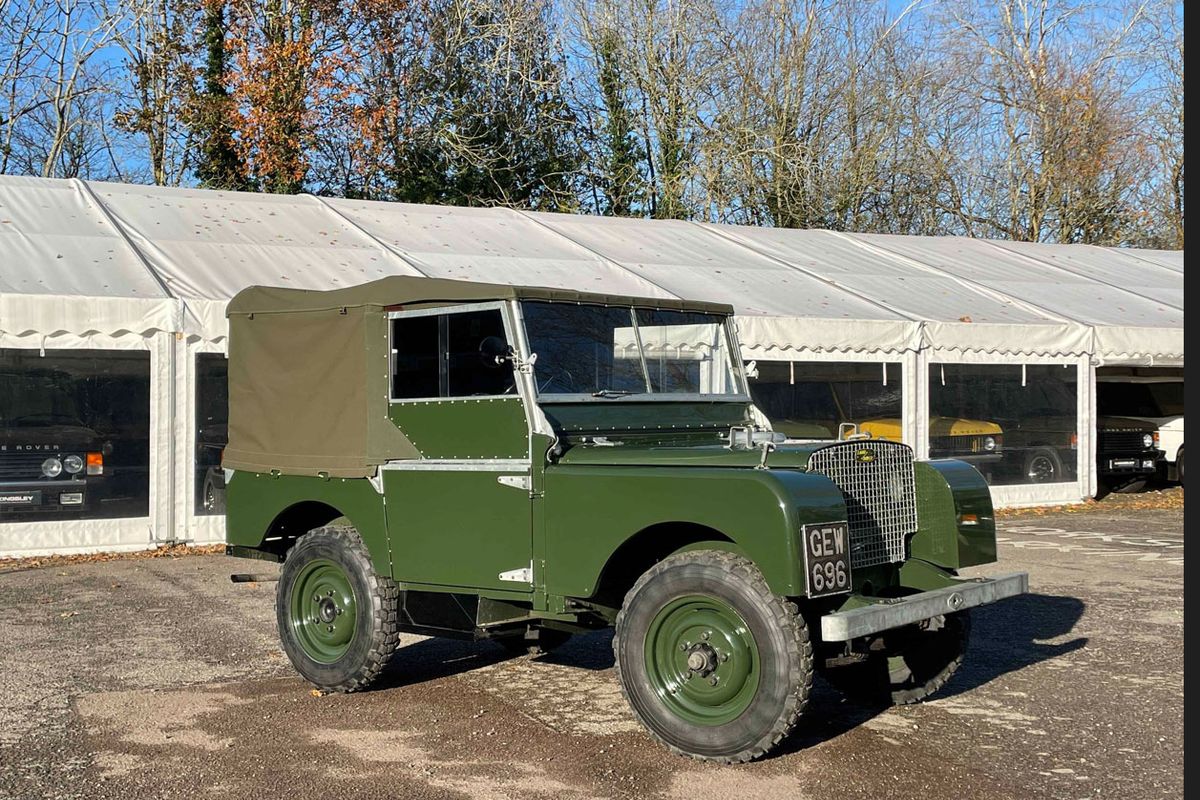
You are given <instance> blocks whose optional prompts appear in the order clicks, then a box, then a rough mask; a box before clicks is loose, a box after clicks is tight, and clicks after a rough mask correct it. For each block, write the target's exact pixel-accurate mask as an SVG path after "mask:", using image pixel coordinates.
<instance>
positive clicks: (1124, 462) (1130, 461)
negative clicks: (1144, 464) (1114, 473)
mask: <svg viewBox="0 0 1200 800" xmlns="http://www.w3.org/2000/svg"><path fill="white" fill-rule="evenodd" d="M1112 465H1113V466H1114V467H1136V466H1137V465H1138V460H1137V459H1136V458H1114V459H1113V460H1112Z"/></svg>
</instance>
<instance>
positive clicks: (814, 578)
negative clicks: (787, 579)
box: [800, 522, 853, 597]
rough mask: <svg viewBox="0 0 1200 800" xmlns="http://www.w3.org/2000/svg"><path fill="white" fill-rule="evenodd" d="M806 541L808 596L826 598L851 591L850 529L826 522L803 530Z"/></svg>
mask: <svg viewBox="0 0 1200 800" xmlns="http://www.w3.org/2000/svg"><path fill="white" fill-rule="evenodd" d="M800 536H801V538H802V539H803V540H804V574H805V576H806V578H805V584H806V587H805V593H806V594H807V595H808V596H809V597H824V596H826V595H831V594H841V593H842V592H848V591H850V589H851V587H852V586H853V583H852V581H851V580H850V526H849V525H848V524H847V523H845V522H822V523H820V524H817V525H805V526H803V527H802V528H801V529H800Z"/></svg>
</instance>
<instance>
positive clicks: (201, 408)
mask: <svg viewBox="0 0 1200 800" xmlns="http://www.w3.org/2000/svg"><path fill="white" fill-rule="evenodd" d="M228 441H229V361H228V360H227V359H226V358H225V356H224V355H222V354H221V353H200V354H198V355H197V356H196V453H195V462H194V467H193V479H194V480H193V482H194V484H195V493H196V513H197V514H199V515H201V516H205V515H210V514H223V513H225V475H224V473H223V472H222V471H221V453H222V452H224V450H225V445H226V444H227V443H228Z"/></svg>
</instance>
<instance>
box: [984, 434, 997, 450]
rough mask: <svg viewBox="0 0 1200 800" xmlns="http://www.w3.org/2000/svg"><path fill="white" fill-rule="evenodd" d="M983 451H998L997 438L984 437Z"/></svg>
mask: <svg viewBox="0 0 1200 800" xmlns="http://www.w3.org/2000/svg"><path fill="white" fill-rule="evenodd" d="M983 449H984V450H987V451H988V452H991V451H992V450H995V449H996V437H995V436H985V437H983Z"/></svg>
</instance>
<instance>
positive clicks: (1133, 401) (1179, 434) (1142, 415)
mask: <svg viewBox="0 0 1200 800" xmlns="http://www.w3.org/2000/svg"><path fill="white" fill-rule="evenodd" d="M1096 403H1097V407H1098V410H1099V412H1100V413H1101V414H1114V415H1120V416H1122V417H1132V418H1133V419H1140V420H1145V421H1146V422H1149V423H1151V424H1153V425H1157V426H1158V447H1159V449H1160V450H1162V451H1163V452H1164V454H1165V455H1166V465H1167V480H1174V481H1179V483H1180V484H1182V483H1183V381H1182V380H1181V379H1179V378H1166V377H1153V378H1151V377H1136V376H1127V375H1122V376H1111V377H1099V378H1097V379H1096Z"/></svg>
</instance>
